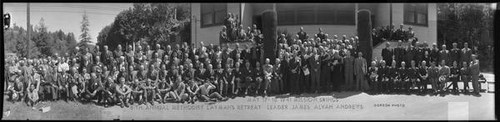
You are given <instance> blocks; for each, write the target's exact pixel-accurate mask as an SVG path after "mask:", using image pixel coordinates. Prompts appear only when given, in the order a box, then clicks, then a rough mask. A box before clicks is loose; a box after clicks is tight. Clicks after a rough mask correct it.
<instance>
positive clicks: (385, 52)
mask: <svg viewBox="0 0 500 122" xmlns="http://www.w3.org/2000/svg"><path fill="white" fill-rule="evenodd" d="M393 53H394V52H393V50H392V49H390V48H384V49H382V59H384V60H385V61H386V62H388V61H389V60H390V61H392V60H393V59H392V55H394V54H393Z"/></svg>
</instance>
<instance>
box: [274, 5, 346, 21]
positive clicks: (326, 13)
mask: <svg viewBox="0 0 500 122" xmlns="http://www.w3.org/2000/svg"><path fill="white" fill-rule="evenodd" d="M355 9H356V8H355V4H353V3H336V4H331V3H321V4H312V3H301V4H292V3H282V4H277V6H276V10H277V12H278V25H307V24H331V25H355V15H356V13H355V12H356V11H355Z"/></svg>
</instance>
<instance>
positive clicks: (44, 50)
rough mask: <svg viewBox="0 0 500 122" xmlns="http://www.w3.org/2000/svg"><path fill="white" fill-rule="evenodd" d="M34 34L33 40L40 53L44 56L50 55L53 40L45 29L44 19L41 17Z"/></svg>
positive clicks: (51, 53)
mask: <svg viewBox="0 0 500 122" xmlns="http://www.w3.org/2000/svg"><path fill="white" fill-rule="evenodd" d="M34 35H35V36H34V39H33V41H34V42H35V44H36V46H37V47H38V48H39V50H40V53H41V54H43V55H46V56H52V55H53V45H54V41H53V40H52V38H51V36H50V33H49V32H48V31H47V26H45V20H44V19H43V18H41V19H40V22H39V23H38V26H37V28H36V31H35V33H34ZM30 44H32V43H30Z"/></svg>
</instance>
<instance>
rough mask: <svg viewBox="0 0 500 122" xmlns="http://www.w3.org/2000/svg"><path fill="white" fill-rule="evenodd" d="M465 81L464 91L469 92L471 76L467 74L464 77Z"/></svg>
mask: <svg viewBox="0 0 500 122" xmlns="http://www.w3.org/2000/svg"><path fill="white" fill-rule="evenodd" d="M462 78H463V82H464V92H465V93H467V92H469V78H468V77H467V76H464V77H462Z"/></svg>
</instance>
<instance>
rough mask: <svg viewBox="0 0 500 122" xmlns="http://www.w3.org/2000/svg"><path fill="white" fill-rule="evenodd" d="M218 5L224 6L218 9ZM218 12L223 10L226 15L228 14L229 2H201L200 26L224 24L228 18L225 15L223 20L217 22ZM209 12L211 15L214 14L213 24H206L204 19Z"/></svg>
mask: <svg viewBox="0 0 500 122" xmlns="http://www.w3.org/2000/svg"><path fill="white" fill-rule="evenodd" d="M217 5H223V6H224V7H223V8H222V9H219V10H216V9H215V6H217ZM207 9H208V10H207ZM210 9H211V10H210ZM217 12H223V13H224V15H227V4H226V3H201V4H200V26H201V28H206V27H212V26H219V25H224V19H225V18H226V16H224V19H223V21H221V22H219V23H216V20H217V18H216V17H217V16H216V13H217ZM207 14H210V16H212V23H211V24H205V23H204V21H203V20H204V19H205V17H204V15H207Z"/></svg>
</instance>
